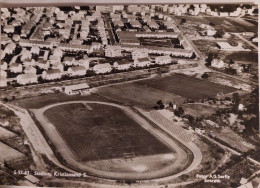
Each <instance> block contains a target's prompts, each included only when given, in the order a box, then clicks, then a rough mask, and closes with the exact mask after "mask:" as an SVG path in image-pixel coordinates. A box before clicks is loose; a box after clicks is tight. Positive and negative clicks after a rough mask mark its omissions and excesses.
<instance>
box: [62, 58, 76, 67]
mask: <svg viewBox="0 0 260 188" xmlns="http://www.w3.org/2000/svg"><path fill="white" fill-rule="evenodd" d="M63 64H64V65H68V66H71V65H74V64H75V59H74V57H68V56H66V57H64V60H63Z"/></svg>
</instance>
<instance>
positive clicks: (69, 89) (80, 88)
mask: <svg viewBox="0 0 260 188" xmlns="http://www.w3.org/2000/svg"><path fill="white" fill-rule="evenodd" d="M89 88H90V87H89V85H88V84H86V83H83V84H77V85H70V86H65V88H64V92H65V93H66V94H67V95H75V94H81V93H83V92H85V91H88V90H89Z"/></svg>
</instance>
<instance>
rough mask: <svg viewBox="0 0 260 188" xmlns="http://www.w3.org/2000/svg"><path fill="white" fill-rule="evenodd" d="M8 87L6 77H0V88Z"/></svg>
mask: <svg viewBox="0 0 260 188" xmlns="http://www.w3.org/2000/svg"><path fill="white" fill-rule="evenodd" d="M0 71H1V70H0ZM6 86H7V79H6V77H2V76H1V75H0V87H6Z"/></svg>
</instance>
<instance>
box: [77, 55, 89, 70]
mask: <svg viewBox="0 0 260 188" xmlns="http://www.w3.org/2000/svg"><path fill="white" fill-rule="evenodd" d="M77 65H78V66H83V67H85V68H86V69H89V58H84V59H81V60H79V61H78V62H77Z"/></svg>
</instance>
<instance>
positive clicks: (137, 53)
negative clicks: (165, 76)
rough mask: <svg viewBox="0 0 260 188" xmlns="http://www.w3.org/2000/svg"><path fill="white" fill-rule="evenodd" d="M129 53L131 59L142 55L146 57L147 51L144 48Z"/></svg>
mask: <svg viewBox="0 0 260 188" xmlns="http://www.w3.org/2000/svg"><path fill="white" fill-rule="evenodd" d="M131 55H132V59H138V58H144V57H148V52H147V50H144V49H140V50H134V51H132V53H131Z"/></svg>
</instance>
